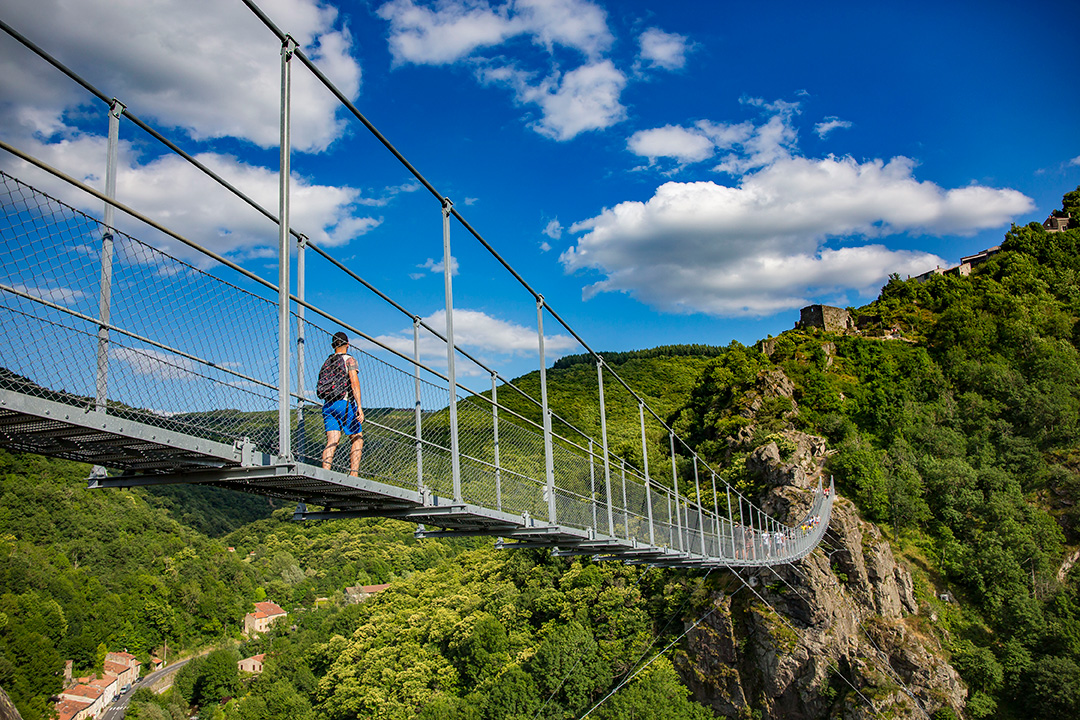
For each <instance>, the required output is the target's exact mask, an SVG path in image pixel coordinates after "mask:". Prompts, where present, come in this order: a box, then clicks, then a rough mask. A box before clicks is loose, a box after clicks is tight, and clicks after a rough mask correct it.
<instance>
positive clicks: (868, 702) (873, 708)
mask: <svg viewBox="0 0 1080 720" xmlns="http://www.w3.org/2000/svg"><path fill="white" fill-rule="evenodd" d="M732 574H733V575H734V576H735V577H737V578H739V581H740V582H742V584H743V585H744V586H746V588H747V589H748V590H749V591H750V592H752V593H754V595H755V596H756V597H757V599H758V600H760V601H761V602H763V603H764V604H765V606H766V607H767V608H769V609H770V610H772V611H773V612H774V613H776V617H777V618H779V619H780V622H782V623H784V625H786V626H787V628H788V630H790V631H791V632H793V633H795V636H796V637H799V631H798V630H796V629H795V628H794V626H792V624H791V623H789V622H788V621H787V619H786V618H785V617H784V616H783V615H782V614H781V613H780V612H779V611H778V610H777V609H776V608H775V607H773V606H772V604H771V603H770V602H769V601H768V600H766V599H765V598H763V597H762V596H761V594H760V593H758V591H757V590H755V589H754V588H753V587H752V586H751V585H750V583H748V582H747V581H746V580H745V579H743V577H742V576H741V575H739V573H737V572H732ZM836 674H837V675H838V676H840V679H841V680H843V681H844V682H845V683H847V685H848V687H850V688H851V689H852V690H854V691H855V694H856V695H858V696H859V697H861V698H862V699H863V701H864V702H865V703H866V704H867V705H869V706H870V710H871V712H873V713H874V714H875V715H877V716H878V717H884V715H882V714H881V712H879V711H878V709H877V708H876V707H874V703H873V702H871V701H870V699H869V698H867V697H866V696H865V695H863V694H862V693H861V692H859V689H858V688H857V687H855V685H854V684H853V683H852V682H851V681H849V680H848V679H847V678H846V677H844V674H843V673H842V672H840V668H839V667H837V668H836Z"/></svg>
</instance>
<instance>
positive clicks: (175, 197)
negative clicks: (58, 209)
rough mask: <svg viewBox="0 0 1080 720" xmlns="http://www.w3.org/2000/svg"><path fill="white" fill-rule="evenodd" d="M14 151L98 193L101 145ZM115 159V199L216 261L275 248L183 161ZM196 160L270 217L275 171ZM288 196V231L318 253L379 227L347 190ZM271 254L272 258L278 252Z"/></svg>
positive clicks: (260, 225) (140, 231) (216, 157)
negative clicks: (219, 256)
mask: <svg viewBox="0 0 1080 720" xmlns="http://www.w3.org/2000/svg"><path fill="white" fill-rule="evenodd" d="M18 144H19V145H20V147H22V148H23V149H24V150H26V151H27V152H29V153H30V154H31V155H33V156H35V157H38V158H40V159H42V160H44V161H45V162H46V163H48V164H50V165H52V166H54V167H58V168H60V169H62V170H63V171H65V172H66V173H67V174H69V175H72V176H74V177H75V178H76V179H79V180H83V181H84V182H86V183H87V184H89V185H91V186H92V187H96V188H97V189H98V190H101V189H103V187H104V172H103V169H104V168H103V166H104V162H103V159H104V157H105V144H106V143H105V138H103V137H100V136H91V135H79V136H76V137H74V138H73V139H71V140H65V141H62V142H53V143H46V142H41V141H40V140H38V139H35V138H26V137H24V138H21V139H20V140H19V143H18ZM119 155H120V158H119V164H118V171H117V181H116V198H117V200H118V201H120V202H121V203H123V204H125V205H128V206H130V207H132V208H134V209H135V210H138V211H139V212H141V213H142V214H144V215H146V216H148V217H150V218H151V219H153V220H157V221H159V222H161V223H162V224H163V225H165V226H166V227H168V228H169V229H170V230H173V231H175V232H178V233H179V234H181V235H183V236H185V237H187V238H188V239H190V240H193V241H195V242H197V243H199V244H201V245H204V246H206V247H208V248H209V249H211V250H214V251H215V252H218V253H223V254H230V253H242V254H244V256H245V257H257V256H259V254H260V252H263V251H264V250H266V249H267V248H276V246H277V242H278V240H277V235H278V229H277V225H276V224H275V223H273V222H271V221H270V220H268V219H266V218H265V217H263V216H262V215H261V214H259V213H257V212H256V211H254V210H252V209H251V208H250V207H249V206H248V205H247V204H246V203H244V202H243V201H241V200H240V199H238V198H236V197H235V196H233V195H232V194H231V193H229V192H227V191H225V190H223V189H221V188H220V187H219V186H218V185H217V184H216V183H214V182H213V181H212V180H210V179H209V178H208V177H206V176H205V175H204V174H203V173H202V172H201V171H200V170H198V169H196V168H195V167H194V166H192V165H190V164H189V163H188V162H187V161H185V160H184V159H183V158H181V157H179V156H177V155H163V156H160V157H158V158H155V159H153V160H150V161H149V162H145V163H139V162H138V159H137V157H136V153H135V151H134V150H133V149H132V147H131V145H130V143H126V142H122V143H121V144H120V153H119ZM195 157H196V159H197V160H199V161H200V162H202V163H203V164H204V165H206V166H207V167H209V168H211V169H212V170H214V171H215V172H216V173H218V174H219V175H221V176H223V177H225V178H228V179H229V181H230V182H231V183H232V184H233V185H234V186H236V187H237V188H238V189H239V190H240V191H242V192H244V193H245V194H247V195H248V196H249V197H251V198H252V199H253V200H254V201H255V202H257V203H259V204H260V205H262V206H263V207H264V208H267V209H268V210H269V211H270V212H271V213H275V214H276V211H277V201H278V173H277V171H276V170H271V169H269V168H265V167H260V166H256V165H251V164H248V163H245V162H243V161H241V160H238V159H237V158H235V157H232V156H229V155H223V154H218V153H209V152H207V153H199V154H197V155H196V156H195ZM0 167H2V168H4V169H5V170H8V171H10V172H12V173H13V174H14V175H16V176H17V177H20V178H23V179H25V180H26V181H28V182H30V183H32V184H33V185H35V186H36V187H38V188H39V189H42V190H45V191H47V192H50V193H51V194H54V195H56V196H58V197H60V198H61V199H63V200H65V201H66V202H68V203H70V204H71V205H74V206H75V207H77V208H79V209H81V210H84V211H85V212H87V213H89V214H90V215H92V216H95V217H100V216H101V212H102V205H101V202H100V201H98V200H96V199H95V198H93V197H91V196H89V195H86V194H85V193H82V192H81V191H78V190H75V189H73V188H72V187H71V186H70V185H68V184H67V183H64V182H62V181H60V180H56V179H55V178H53V177H52V176H51V175H46V174H44V173H42V172H40V171H37V169H36V168H32V167H30V166H29V165H27V164H25V163H23V162H22V161H19V160H16V159H14V158H12V157H11V156H6V157H0ZM291 194H292V200H291V208H292V213H291V223H290V224H291V225H292V226H293V227H294V228H297V229H299V230H301V231H303V232H304V233H305V234H307V235H308V237H310V238H311V239H312V240H313V241H315V242H316V243H317V244H320V245H324V246H327V247H331V246H335V245H342V244H344V243H347V242H349V241H350V240H352V239H353V238H355V237H359V236H360V235H363V234H364V233H366V232H368V231H369V230H371V229H373V228H375V227H377V226H378V225H379V224H380V223H381V222H382V221H381V219H380V218H375V217H370V216H367V215H363V214H361V210H362V208H361V207H360V201H361V200H362V199H363V198H362V197H361V193H360V191H358V190H356V189H353V188H348V187H334V186H328V185H317V184H313V183H311V182H309V181H307V180H306V179H305V178H303V177H301V176H298V175H295V174H294V175H293V176H292V181H291ZM116 222H117V225H118V227H120V228H121V229H122V230H125V231H126V232H129V233H131V234H132V235H134V236H135V237H137V238H139V239H141V240H146V241H152V242H153V243H154V244H156V245H158V246H160V247H162V249H165V250H167V251H168V252H170V253H172V254H174V255H177V256H179V257H184V258H187V259H190V260H192V261H194V262H196V264H199V263H201V262H203V261H204V258H202V257H201V256H197V255H196V254H195V251H193V250H191V249H189V248H187V247H186V246H184V245H181V244H179V243H177V242H176V241H174V240H172V239H171V238H158V237H156V231H152V230H148V229H147V228H146V227H145V226H144V225H142V224H141V223H138V222H137V221H131V220H128V219H127V218H126V216H125V215H123V214H122V213H117V216H116ZM272 254H276V251H275V252H274V253H272Z"/></svg>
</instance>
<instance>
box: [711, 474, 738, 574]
mask: <svg viewBox="0 0 1080 720" xmlns="http://www.w3.org/2000/svg"><path fill="white" fill-rule="evenodd" d="M715 486H716V473H713V487H715ZM724 493H725V494H726V495H727V516H728V530H730V531H731V554H732V555H734V554H735V515H734V514H733V513H732V512H731V486H730V485H728V486H726V487H725V488H724Z"/></svg>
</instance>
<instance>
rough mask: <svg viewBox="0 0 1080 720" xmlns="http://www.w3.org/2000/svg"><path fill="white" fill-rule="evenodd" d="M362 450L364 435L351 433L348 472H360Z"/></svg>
mask: <svg viewBox="0 0 1080 720" xmlns="http://www.w3.org/2000/svg"><path fill="white" fill-rule="evenodd" d="M363 452H364V435H363V433H360V434H359V435H353V439H352V447H351V448H350V449H349V474H350V475H352V476H354V477H355V476H356V475H359V474H360V455H361V454H362V453H363Z"/></svg>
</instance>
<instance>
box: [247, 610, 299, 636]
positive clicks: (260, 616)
mask: <svg viewBox="0 0 1080 720" xmlns="http://www.w3.org/2000/svg"><path fill="white" fill-rule="evenodd" d="M288 614H289V613H287V612H285V611H284V610H282V609H281V607H279V606H278V605H277V604H276V603H272V602H257V603H255V612H250V613H248V614H247V615H245V616H244V633H245V634H246V635H254V634H256V633H263V632H266V631H267V629H268V628H269V627H270V626H271V625H273V624H274V623H275V622H277V621H278V620H280V619H281V618H283V617H286V616H287V615H288Z"/></svg>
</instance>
